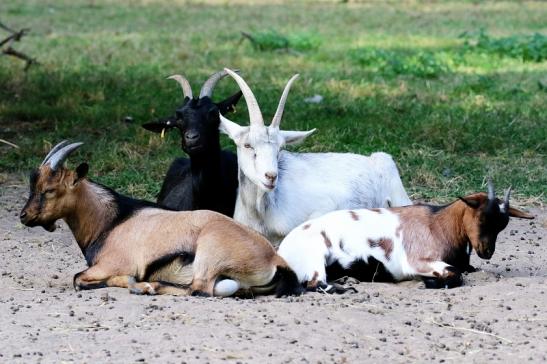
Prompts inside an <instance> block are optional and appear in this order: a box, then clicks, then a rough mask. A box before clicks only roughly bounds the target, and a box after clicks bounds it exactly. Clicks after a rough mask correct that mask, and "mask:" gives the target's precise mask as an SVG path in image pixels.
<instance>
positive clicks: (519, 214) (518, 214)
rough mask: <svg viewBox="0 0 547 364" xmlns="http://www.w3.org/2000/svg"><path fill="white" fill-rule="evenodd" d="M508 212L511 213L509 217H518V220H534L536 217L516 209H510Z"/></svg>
mask: <svg viewBox="0 0 547 364" xmlns="http://www.w3.org/2000/svg"><path fill="white" fill-rule="evenodd" d="M507 212H508V213H509V216H511V217H518V218H521V219H533V218H534V215H530V214H529V213H527V212H524V211H521V210H519V209H516V208H514V207H509V211H507Z"/></svg>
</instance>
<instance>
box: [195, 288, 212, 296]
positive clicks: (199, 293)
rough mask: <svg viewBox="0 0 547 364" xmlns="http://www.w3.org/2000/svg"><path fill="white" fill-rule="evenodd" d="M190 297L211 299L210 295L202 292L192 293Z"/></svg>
mask: <svg viewBox="0 0 547 364" xmlns="http://www.w3.org/2000/svg"><path fill="white" fill-rule="evenodd" d="M192 296H194V297H211V295H210V294H209V293H207V292H203V291H199V290H198V291H193V292H192Z"/></svg>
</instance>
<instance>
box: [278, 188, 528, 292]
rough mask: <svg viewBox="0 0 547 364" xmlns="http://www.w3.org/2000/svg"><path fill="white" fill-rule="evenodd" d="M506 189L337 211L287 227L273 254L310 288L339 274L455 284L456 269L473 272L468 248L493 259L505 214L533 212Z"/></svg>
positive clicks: (365, 278)
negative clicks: (501, 193)
mask: <svg viewBox="0 0 547 364" xmlns="http://www.w3.org/2000/svg"><path fill="white" fill-rule="evenodd" d="M510 193H511V189H510V188H509V189H508V190H507V192H506V194H505V199H504V200H503V201H500V200H499V199H498V198H496V196H495V192H494V186H493V184H492V182H491V181H490V180H489V181H488V194H486V193H484V192H480V193H474V194H471V195H468V196H466V197H459V199H458V200H456V201H455V202H453V203H451V204H449V205H445V206H432V205H413V206H406V207H398V208H390V209H383V208H381V209H362V210H340V211H334V212H331V213H328V214H326V215H324V216H321V217H319V218H316V219H313V220H310V221H307V222H305V223H303V224H302V225H300V226H298V227H297V228H295V229H294V230H293V231H291V232H290V233H289V235H287V237H286V238H285V239H284V240H283V242H282V243H281V245H280V247H279V250H278V254H279V255H281V256H282V257H283V258H284V259H285V260H286V261H287V263H288V264H289V266H290V267H291V268H292V269H293V270H294V271H295V272H296V274H297V276H298V279H299V281H300V282H304V283H306V284H307V286H308V287H309V288H310V289H316V288H325V287H327V286H328V285H327V279H329V281H332V280H333V279H336V278H338V277H339V276H340V275H347V276H353V277H355V278H357V279H359V280H361V281H384V282H393V281H401V280H407V279H412V278H415V277H422V279H423V280H424V282H425V285H426V287H428V288H441V287H447V288H451V287H456V286H460V285H462V277H461V273H462V272H464V271H474V268H473V267H472V266H470V265H469V258H470V254H471V251H472V250H473V249H474V250H475V251H476V252H477V255H478V256H479V257H480V258H482V259H490V258H491V257H492V255H493V254H494V250H495V247H496V239H497V236H498V233H499V232H501V231H502V230H503V229H505V227H506V226H507V224H508V222H509V217H510V216H511V217H518V218H525V219H533V218H534V217H533V216H532V215H529V214H527V213H525V212H523V211H520V210H518V209H516V208H513V207H510V206H509V196H510ZM335 288H336V287H335ZM335 288H334V289H335ZM329 289H332V286H331V287H329Z"/></svg>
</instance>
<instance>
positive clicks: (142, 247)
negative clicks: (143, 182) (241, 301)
mask: <svg viewBox="0 0 547 364" xmlns="http://www.w3.org/2000/svg"><path fill="white" fill-rule="evenodd" d="M81 145H82V143H72V144H67V143H66V142H62V143H60V144H58V145H57V146H55V147H54V148H53V150H52V151H51V152H50V153H49V154H48V155H47V156H46V158H45V159H44V161H43V162H42V164H41V165H40V167H39V168H38V169H36V170H35V171H34V172H33V173H32V174H31V177H30V196H29V198H28V201H27V203H26V204H25V206H24V207H23V209H22V211H21V214H20V219H21V222H22V223H23V224H25V225H26V226H30V227H33V226H42V227H43V228H44V229H46V230H47V231H54V230H55V228H56V225H55V222H56V221H57V220H58V219H63V220H65V222H66V223H67V224H68V226H69V227H70V229H71V231H72V233H73V235H74V237H75V239H76V242H77V243H78V246H79V247H80V249H81V251H82V253H83V255H84V257H85V259H86V261H87V265H88V267H89V268H88V269H86V270H84V271H82V272H80V273H78V274H76V275H75V276H74V281H73V284H74V288H75V289H76V290H80V289H93V288H100V287H127V288H129V289H130V290H131V292H133V293H148V294H164V293H167V294H180V295H187V294H192V295H204V296H210V295H219V296H229V295H232V294H234V293H236V292H237V291H241V290H250V291H251V292H255V293H268V292H271V291H275V292H276V294H277V296H281V295H286V294H298V293H299V292H300V291H301V290H302V286H301V285H300V284H299V283H298V281H297V280H296V275H295V274H294V272H292V271H291V270H290V269H289V268H288V266H287V264H286V262H285V261H284V260H283V259H282V258H281V257H279V256H278V255H277V254H276V252H275V250H274V249H273V247H272V245H271V244H270V243H269V242H268V241H267V240H266V239H265V238H264V237H262V236H261V235H260V234H258V233H256V232H255V231H253V230H252V229H249V228H247V227H245V226H243V225H241V224H238V223H236V222H235V221H233V220H232V219H231V218H228V217H226V216H224V215H222V214H219V213H216V212H213V211H206V210H200V211H172V210H166V209H162V208H160V207H159V206H158V205H157V204H155V203H152V202H147V201H142V200H136V199H132V198H130V197H126V196H123V195H120V194H118V193H116V192H115V191H113V190H112V189H110V188H108V187H105V186H102V185H100V184H98V183H95V182H92V181H91V180H88V179H87V178H86V175H87V172H88V169H89V167H88V165H87V164H86V163H82V164H80V165H79V166H78V167H77V168H76V169H75V170H69V169H67V168H66V167H64V166H63V163H64V160H65V159H66V158H67V157H68V155H69V154H70V153H72V152H73V151H74V150H76V149H77V148H78V147H80V146H81ZM192 261H193V263H192V265H191V279H189V277H188V274H187V270H185V269H182V268H184V266H186V265H190V263H191V262H192ZM217 279H218V280H219V282H218V283H217ZM221 279H224V280H221ZM188 281H191V283H190V285H189V286H188V285H187V286H184V285H182V284H184V283H187V282H188ZM215 284H216V286H215Z"/></svg>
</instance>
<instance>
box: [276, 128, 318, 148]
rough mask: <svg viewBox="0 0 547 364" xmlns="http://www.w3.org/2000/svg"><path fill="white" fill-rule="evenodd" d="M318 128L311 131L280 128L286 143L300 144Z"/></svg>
mask: <svg viewBox="0 0 547 364" xmlns="http://www.w3.org/2000/svg"><path fill="white" fill-rule="evenodd" d="M315 130H316V129H312V130H309V131H290V130H280V131H279V134H280V135H281V137H282V138H283V142H284V144H286V145H290V144H298V143H301V142H303V141H304V139H306V138H307V137H308V136H310V135H311V134H313V132H315Z"/></svg>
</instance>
